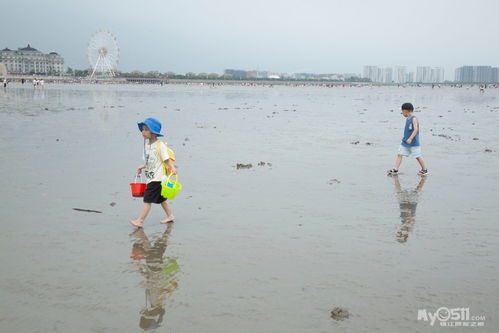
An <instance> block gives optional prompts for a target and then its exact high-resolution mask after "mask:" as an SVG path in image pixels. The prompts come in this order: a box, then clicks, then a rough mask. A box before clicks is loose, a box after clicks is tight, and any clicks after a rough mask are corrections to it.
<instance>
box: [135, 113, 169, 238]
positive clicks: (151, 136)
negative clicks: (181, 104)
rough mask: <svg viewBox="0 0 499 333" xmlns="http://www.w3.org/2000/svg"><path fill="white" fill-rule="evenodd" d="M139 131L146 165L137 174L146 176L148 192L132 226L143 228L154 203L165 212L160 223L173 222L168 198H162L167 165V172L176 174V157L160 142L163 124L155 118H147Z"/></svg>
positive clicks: (140, 125)
mask: <svg viewBox="0 0 499 333" xmlns="http://www.w3.org/2000/svg"><path fill="white" fill-rule="evenodd" d="M138 126H139V130H140V131H141V132H142V136H143V137H144V160H145V164H143V165H140V166H139V167H137V170H136V172H137V174H138V175H140V174H141V172H142V170H143V169H145V170H144V174H145V176H146V183H147V187H146V191H145V193H144V207H143V208H142V211H141V213H140V216H139V217H138V218H137V219H135V220H130V224H132V225H133V226H135V227H137V228H142V226H143V225H144V220H145V219H146V217H147V215H148V214H149V212H150V211H151V206H152V204H153V203H156V204H161V207H163V209H164V210H165V213H166V219H164V220H161V221H160V223H169V222H173V220H174V216H173V213H172V210H171V208H170V205H169V204H168V202H167V201H166V198H164V197H163V196H161V181H162V180H163V179H164V177H165V164H166V166H167V169H168V170H167V172H168V173H173V174H176V173H177V170H176V169H175V164H174V163H175V157H174V156H170V154H169V153H168V148H167V146H166V143H164V142H162V141H160V140H158V137H161V136H163V135H162V134H161V123H160V122H159V121H158V120H157V119H155V118H147V119H146V120H144V121H143V122H141V123H139V124H138Z"/></svg>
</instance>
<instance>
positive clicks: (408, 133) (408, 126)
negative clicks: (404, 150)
mask: <svg viewBox="0 0 499 333" xmlns="http://www.w3.org/2000/svg"><path fill="white" fill-rule="evenodd" d="M413 119H415V116H412V117H410V118H407V120H406V121H405V128H404V138H403V139H402V146H404V147H416V146H419V145H420V144H419V132H420V131H418V133H417V134H416V136H415V137H414V139H412V142H411V144H408V143H406V142H405V141H406V140H407V139H409V137H410V136H411V134H412V132H413V131H414V128H413V125H412V120H413Z"/></svg>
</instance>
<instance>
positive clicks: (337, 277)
mask: <svg viewBox="0 0 499 333" xmlns="http://www.w3.org/2000/svg"><path fill="white" fill-rule="evenodd" d="M407 101H410V102H412V103H414V105H415V106H416V107H417V109H416V111H417V112H416V116H417V117H418V118H419V119H420V122H421V129H422V133H421V141H422V148H423V156H424V157H425V159H426V161H427V164H428V168H429V170H430V172H431V175H429V176H428V177H427V178H426V179H425V180H423V181H422V182H420V178H419V177H418V176H417V175H416V173H417V171H418V165H417V163H416V162H415V161H414V160H409V159H405V160H404V162H403V164H402V168H401V174H400V175H399V176H398V177H396V178H394V177H387V176H386V174H385V171H386V170H387V169H389V168H391V167H392V166H393V161H394V159H395V155H396V152H397V148H398V144H399V141H400V138H401V134H402V129H403V125H404V119H403V118H402V116H401V115H400V112H399V106H400V105H401V104H402V103H403V102H407ZM0 115H1V117H2V122H1V123H0V152H1V153H2V168H1V170H2V177H1V178H0V186H1V189H2V192H1V199H2V200H1V208H2V209H1V210H0V221H1V226H2V232H1V236H0V244H1V251H0V267H1V273H0V290H1V295H2V296H1V300H2V301H1V305H0V330H1V331H2V332H138V331H141V330H142V329H154V328H155V329H156V331H157V332H334V331H341V332H402V331H410V332H425V331H428V330H430V329H431V330H439V329H442V330H443V329H447V328H441V327H440V326H439V322H438V321H437V323H436V324H435V326H434V327H431V326H430V324H429V323H428V322H423V321H418V320H417V315H418V309H427V310H428V311H429V312H434V311H436V310H437V309H438V308H439V307H449V308H458V307H459V308H460V307H469V308H470V313H471V315H484V316H485V317H486V319H485V320H484V323H485V327H483V328H480V329H477V331H480V332H496V331H497V330H498V329H499V323H498V320H497V318H498V317H497V314H498V310H499V306H498V302H497V300H498V299H499V292H498V288H497V286H498V285H499V281H498V274H499V268H498V265H497V263H498V262H499V260H498V259H499V251H498V250H499V244H498V242H497V239H498V236H499V232H498V230H499V229H498V227H497V221H498V220H499V213H498V210H497V207H498V205H497V201H498V199H499V171H498V166H499V144H498V142H499V90H498V89H496V90H493V89H490V90H487V91H486V92H485V93H480V92H479V91H478V89H476V88H471V89H466V88H462V89H457V88H450V87H444V88H440V89H433V90H432V89H431V88H428V87H421V88H396V87H374V88H370V87H363V88H347V87H345V88H341V87H336V88H320V87H278V86H275V87H273V88H271V87H238V86H226V87H216V88H211V87H207V86H183V85H166V86H164V87H159V86H131V85H129V86H117V85H110V86H105V85H74V86H70V85H46V86H45V89H44V90H34V89H33V88H32V87H23V86H21V85H15V84H12V85H9V87H8V88H7V90H5V91H4V90H2V91H0ZM150 116H153V117H156V118H158V119H160V120H161V121H162V122H163V124H164V125H165V127H166V129H167V133H168V135H167V136H166V139H165V140H166V141H168V142H169V144H170V145H171V146H172V148H173V149H174V150H175V153H176V155H177V159H178V163H177V164H178V171H179V174H180V178H179V181H180V182H181V183H182V184H183V187H184V189H183V190H182V192H181V193H180V194H179V195H178V197H177V198H176V199H174V200H173V201H172V207H173V210H174V214H175V216H176V222H175V223H174V225H171V226H170V227H168V228H167V227H166V226H164V225H160V224H159V223H158V222H159V219H161V218H163V216H162V213H161V212H162V211H161V209H160V207H158V206H155V207H153V210H152V212H151V214H150V216H149V218H148V220H147V221H146V223H145V228H144V230H140V231H134V229H133V228H131V226H130V225H129V224H128V219H129V218H132V217H136V216H137V214H138V213H139V210H140V208H141V200H140V199H133V198H132V197H131V195H130V189H129V185H128V184H129V183H130V182H131V181H132V179H133V173H134V170H135V167H136V166H137V165H139V164H141V162H142V160H141V156H142V144H143V142H142V138H141V136H140V133H139V132H138V129H137V126H136V122H138V121H141V120H143V119H144V118H146V117H150ZM357 141H358V143H357V144H356V143H355V142H357ZM486 149H488V150H491V151H490V152H489V151H486ZM259 162H265V165H258V163H259ZM269 162H270V164H268V163H269ZM238 163H244V164H248V163H251V164H252V165H253V167H252V168H250V169H237V168H236V165H237V164H238ZM112 203H115V205H111V204H112ZM72 208H82V209H92V210H98V211H102V213H100V214H99V213H88V212H81V211H75V210H73V209H72ZM335 307H343V308H346V309H348V311H349V313H350V317H349V318H348V319H346V320H343V321H335V320H334V319H332V318H331V316H330V312H331V310H332V309H333V308H335ZM461 330H462V331H467V330H466V329H461V328H454V329H452V331H453V332H459V331H461Z"/></svg>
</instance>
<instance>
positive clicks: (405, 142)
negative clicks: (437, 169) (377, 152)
mask: <svg viewBox="0 0 499 333" xmlns="http://www.w3.org/2000/svg"><path fill="white" fill-rule="evenodd" d="M402 115H403V116H404V117H405V118H406V121H405V128H404V137H403V138H402V142H401V143H400V147H399V151H398V155H397V159H396V160H395V167H394V168H393V169H391V170H388V174H389V175H396V174H398V172H399V167H400V164H401V163H402V157H403V156H406V157H408V156H412V157H414V158H416V160H417V161H418V162H419V165H420V166H421V170H420V171H419V172H418V175H420V176H426V175H427V174H428V169H426V165H425V162H424V160H423V157H421V144H420V143H419V122H418V119H417V118H416V117H415V116H414V106H412V104H411V103H404V104H402Z"/></svg>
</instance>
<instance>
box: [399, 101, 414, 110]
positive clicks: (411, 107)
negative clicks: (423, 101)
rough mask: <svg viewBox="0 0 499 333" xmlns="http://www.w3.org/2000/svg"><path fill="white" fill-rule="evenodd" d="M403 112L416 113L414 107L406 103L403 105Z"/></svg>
mask: <svg viewBox="0 0 499 333" xmlns="http://www.w3.org/2000/svg"><path fill="white" fill-rule="evenodd" d="M401 109H402V110H407V111H414V106H412V104H411V103H404V104H402V108H401Z"/></svg>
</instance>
